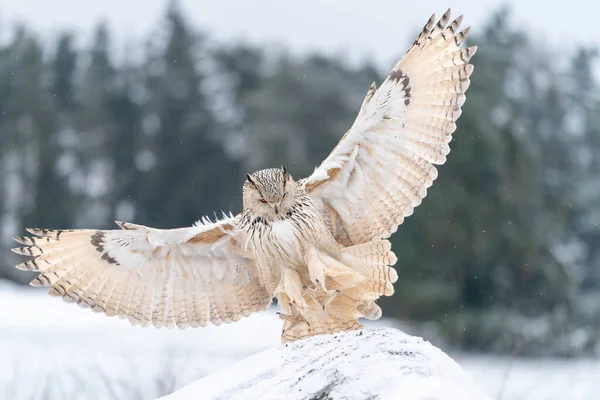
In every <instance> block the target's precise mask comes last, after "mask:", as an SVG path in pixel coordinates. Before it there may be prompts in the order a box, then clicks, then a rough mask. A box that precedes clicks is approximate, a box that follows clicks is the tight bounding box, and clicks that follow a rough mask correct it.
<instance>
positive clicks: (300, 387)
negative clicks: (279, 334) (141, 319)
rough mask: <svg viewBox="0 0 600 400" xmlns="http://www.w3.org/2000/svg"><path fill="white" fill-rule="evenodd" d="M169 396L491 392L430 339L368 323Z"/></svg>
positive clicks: (433, 398) (179, 399) (425, 398)
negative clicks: (478, 384) (366, 326)
mask: <svg viewBox="0 0 600 400" xmlns="http://www.w3.org/2000/svg"><path fill="white" fill-rule="evenodd" d="M162 399H163V400H191V399H194V400H195V399H198V400H199V399H202V400H209V399H213V400H217V399H219V400H221V399H222V400H225V399H227V400H242V399H244V400H249V399H261V400H269V399H286V400H294V399H297V400H300V399H306V400H334V399H345V400H354V399H357V400H359V399H360V400H364V399H381V400H387V399H395V400H396V399H401V400H417V399H418V400H442V399H443V400H490V397H488V396H487V395H486V394H484V393H483V392H482V391H481V390H480V389H479V388H478V387H477V385H476V384H475V382H474V381H473V380H472V379H471V378H470V377H469V376H468V375H467V374H466V373H465V372H464V371H463V370H462V368H461V367H459V366H458V364H457V363H456V362H455V361H454V360H452V359H451V358H450V357H448V356H447V355H446V354H445V353H444V352H442V351H441V350H440V349H438V348H436V347H434V346H433V345H432V344H431V343H429V342H427V341H425V340H423V339H421V338H418V337H414V336H410V335H407V334H405V333H402V332H400V331H398V330H396V329H390V328H380V329H363V330H361V331H351V332H343V333H338V334H335V335H323V336H314V337H312V338H309V339H305V340H301V341H298V342H294V343H290V344H287V345H282V346H279V347H277V348H274V349H270V350H266V351H263V352H261V353H259V354H256V355H254V356H251V357H249V358H246V359H245V360H243V361H241V362H239V363H237V364H235V365H234V366H232V367H230V368H227V369H225V370H223V371H220V372H217V373H214V374H212V375H209V376H206V377H204V378H202V379H200V380H198V381H196V382H194V383H192V384H190V385H188V386H185V387H183V388H182V389H180V390H179V391H177V392H175V393H173V394H170V395H168V396H165V397H163V398H162Z"/></svg>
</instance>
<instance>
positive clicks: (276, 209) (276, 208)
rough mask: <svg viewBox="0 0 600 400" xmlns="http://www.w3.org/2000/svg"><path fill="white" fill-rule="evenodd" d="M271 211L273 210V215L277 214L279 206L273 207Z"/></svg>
mask: <svg viewBox="0 0 600 400" xmlns="http://www.w3.org/2000/svg"><path fill="white" fill-rule="evenodd" d="M273 210H275V214H279V206H273Z"/></svg>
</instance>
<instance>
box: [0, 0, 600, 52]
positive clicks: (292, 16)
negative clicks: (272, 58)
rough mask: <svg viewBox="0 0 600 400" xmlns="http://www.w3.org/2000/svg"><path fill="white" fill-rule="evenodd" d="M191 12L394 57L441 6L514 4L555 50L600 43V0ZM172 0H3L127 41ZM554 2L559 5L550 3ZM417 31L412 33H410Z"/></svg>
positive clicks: (245, 34)
mask: <svg viewBox="0 0 600 400" xmlns="http://www.w3.org/2000/svg"><path fill="white" fill-rule="evenodd" d="M180 3H181V5H182V6H183V9H184V10H185V11H186V14H187V15H188V17H189V18H190V19H191V20H193V21H194V22H195V23H196V24H197V25H198V26H200V27H203V28H204V29H205V30H207V31H210V32H211V33H212V34H213V36H215V37H216V38H218V39H225V40H228V39H240V38H244V39H247V40H251V41H253V42H276V43H280V44H283V45H285V46H289V47H290V48H291V49H293V50H295V51H305V50H322V51H327V52H331V51H333V52H345V53H348V54H350V55H351V56H352V57H360V58H364V57H372V58H374V59H376V60H377V61H378V62H382V61H383V62H385V63H390V62H391V60H390V58H391V57H394V56H396V55H398V54H399V53H403V52H404V50H405V47H406V44H407V42H408V41H409V40H412V36H414V34H415V31H416V29H418V28H420V27H421V26H422V25H423V24H424V23H425V21H426V20H427V19H428V18H429V16H430V15H431V14H432V13H433V12H435V13H436V14H437V16H440V15H441V14H442V13H443V12H444V11H445V10H446V9H447V8H448V6H451V7H452V10H453V15H454V16H457V15H458V14H460V13H462V14H464V15H465V19H464V22H463V25H464V26H467V25H472V26H473V30H477V29H478V28H480V27H481V26H482V23H483V21H485V20H486V19H487V18H488V16H489V14H490V11H491V10H495V9H497V8H498V7H499V6H501V5H502V4H505V3H507V4H510V5H511V6H512V9H513V11H514V16H515V19H516V20H517V21H518V22H519V23H520V24H523V25H525V24H528V25H529V26H530V27H531V28H530V31H531V32H532V33H534V34H536V35H537V36H538V37H540V38H543V39H544V40H546V41H547V42H548V44H549V45H550V46H552V47H555V48H560V49H568V48H569V47H571V46H572V45H573V44H574V43H595V44H598V43H599V42H600V34H599V33H600V28H599V25H600V24H598V21H597V20H596V19H597V18H598V14H600V3H598V2H592V1H589V0H569V1H560V2H558V1H556V2H549V1H542V0H522V1H499V0H417V1H406V0H369V1H366V0H299V1H291V0H180ZM166 4H167V1H164V0H0V22H1V25H0V26H2V28H1V29H2V30H1V32H3V33H4V34H5V33H6V32H7V29H6V28H5V27H6V24H7V23H14V22H16V21H24V22H27V23H28V25H30V26H35V27H36V28H37V29H38V31H39V32H41V33H43V34H44V37H45V38H53V37H56V35H57V32H59V31H61V30H64V29H70V30H73V31H77V32H84V33H89V32H90V31H91V29H92V28H93V27H94V26H95V24H96V23H97V22H98V21H99V20H101V19H104V20H106V21H107V22H108V23H109V26H110V28H111V29H112V31H113V33H114V34H115V36H116V37H117V39H118V40H119V41H120V40H122V39H127V40H130V41H131V40H135V38H141V37H144V36H145V35H146V34H147V33H148V32H150V31H151V30H152V29H153V28H155V27H156V25H157V23H159V22H160V18H161V16H162V15H163V13H164V10H165V8H166ZM549 4H556V6H554V5H549ZM409 36H410V37H409Z"/></svg>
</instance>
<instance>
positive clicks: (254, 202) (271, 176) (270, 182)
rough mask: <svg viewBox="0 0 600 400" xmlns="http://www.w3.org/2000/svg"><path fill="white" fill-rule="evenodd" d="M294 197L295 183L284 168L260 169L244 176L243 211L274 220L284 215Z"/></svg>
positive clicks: (292, 202)
mask: <svg viewBox="0 0 600 400" xmlns="http://www.w3.org/2000/svg"><path fill="white" fill-rule="evenodd" d="M295 196H296V183H295V182H294V180H293V179H292V177H291V176H290V174H288V173H287V171H286V170H285V168H284V167H281V168H268V169H262V170H260V171H256V172H254V173H253V174H248V175H247V176H246V182H244V196H243V198H244V210H247V209H249V210H251V211H252V212H254V214H256V215H257V216H260V217H264V218H267V219H276V218H279V216H282V215H285V214H286V213H287V212H288V211H289V210H290V208H291V207H292V205H293V204H294V200H295V199H294V197H295Z"/></svg>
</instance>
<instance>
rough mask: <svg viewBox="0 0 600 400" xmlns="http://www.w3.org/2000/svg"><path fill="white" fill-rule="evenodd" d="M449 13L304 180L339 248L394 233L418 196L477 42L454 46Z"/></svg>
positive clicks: (456, 37)
mask: <svg viewBox="0 0 600 400" xmlns="http://www.w3.org/2000/svg"><path fill="white" fill-rule="evenodd" d="M449 17H450V10H448V11H447V12H446V13H445V14H444V16H443V17H442V18H441V19H440V21H439V22H438V23H437V24H436V25H435V26H434V22H435V19H434V18H435V17H434V16H432V17H431V19H430V20H429V21H428V22H427V24H426V25H425V27H424V28H423V31H422V32H421V34H420V35H419V36H418V38H417V40H416V41H415V42H414V43H413V45H412V46H411V48H410V49H409V50H408V51H407V52H406V54H405V55H404V56H403V57H402V59H401V60H400V61H399V62H398V63H397V64H396V65H395V66H394V68H393V69H392V72H391V73H390V75H389V76H388V77H387V78H386V79H385V81H384V82H383V84H382V85H381V87H379V89H377V88H376V86H375V83H373V85H371V88H370V89H369V91H368V93H367V96H366V98H365V100H364V102H363V104H362V106H361V109H360V112H359V113H358V116H357V118H356V120H355V122H354V124H353V125H352V127H351V128H350V130H349V131H348V132H347V133H346V134H345V135H344V137H343V138H342V140H341V141H340V142H339V143H338V145H337V146H336V147H335V148H334V150H333V151H332V152H331V154H330V155H329V156H328V157H327V158H326V159H325V160H324V161H323V163H322V164H321V165H320V166H319V167H318V168H317V169H316V170H315V172H314V173H313V174H312V175H311V176H309V177H308V178H306V179H305V180H304V181H303V185H304V188H305V189H306V191H307V192H308V193H309V195H310V196H311V197H312V198H313V199H314V200H315V201H316V203H317V204H318V205H319V206H320V207H321V208H322V210H323V213H324V216H325V218H326V220H327V221H329V223H330V226H331V228H332V230H333V233H334V235H335V236H336V238H337V239H338V241H340V242H341V243H344V244H346V245H350V244H358V243H364V242H368V241H371V240H373V239H377V238H386V237H389V236H390V235H391V234H392V233H394V232H395V231H396V229H397V227H398V225H400V224H401V223H402V222H403V221H404V218H405V217H407V216H409V215H411V214H412V213H413V209H414V208H415V207H416V206H418V205H419V204H420V203H421V200H422V199H423V198H424V197H425V195H426V192H427V188H429V187H430V186H431V185H432V183H433V181H434V180H435V179H436V178H437V170H436V168H435V167H434V164H443V163H444V162H445V161H446V155H447V154H448V153H449V152H450V147H449V145H448V143H449V142H450V141H451V139H452V133H453V132H454V130H455V129H456V125H455V121H456V120H457V118H458V117H459V116H460V114H461V106H462V105H463V104H464V102H465V92H466V90H467V88H468V87H469V76H470V75H471V73H472V72H473V65H471V64H469V59H470V58H471V56H472V55H473V54H474V53H475V51H476V47H471V48H460V44H461V43H462V42H463V40H464V39H465V37H466V35H467V33H468V31H469V28H467V29H465V30H464V31H462V32H460V33H457V28H458V26H459V25H460V22H461V20H462V16H460V17H458V18H457V19H456V20H455V21H453V22H452V23H451V24H450V25H448V26H446V25H447V24H448V21H449Z"/></svg>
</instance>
